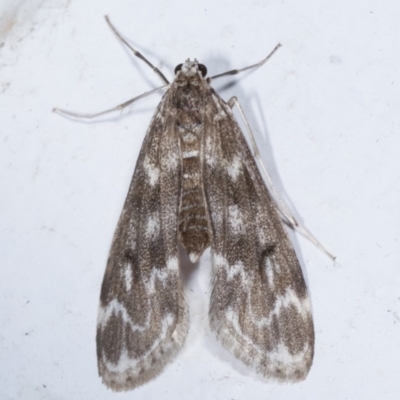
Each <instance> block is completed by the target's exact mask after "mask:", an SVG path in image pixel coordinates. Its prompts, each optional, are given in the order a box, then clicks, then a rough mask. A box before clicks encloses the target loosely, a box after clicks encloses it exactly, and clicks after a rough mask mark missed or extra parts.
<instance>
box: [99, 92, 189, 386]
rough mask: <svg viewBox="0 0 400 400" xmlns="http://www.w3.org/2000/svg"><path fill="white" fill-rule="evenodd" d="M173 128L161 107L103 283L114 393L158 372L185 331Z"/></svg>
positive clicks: (103, 354)
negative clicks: (179, 256) (180, 274)
mask: <svg viewBox="0 0 400 400" xmlns="http://www.w3.org/2000/svg"><path fill="white" fill-rule="evenodd" d="M166 96H167V95H166ZM164 103H165V102H164ZM174 128H175V124H174V120H173V118H172V117H171V116H169V115H168V113H167V112H165V111H164V107H163V102H161V103H160V106H159V107H158V109H157V111H156V113H155V116H154V117H153V121H152V123H151V125H150V128H149V130H148V133H147V135H146V138H145V140H144V143H143V146H142V149H141V151H140V155H139V158H138V161H137V165H136V169H135V173H134V176H133V179H132V182H131V185H130V188H129V192H128V195H127V198H126V201H125V205H124V208H123V211H122V214H121V217H120V220H119V223H118V226H117V229H116V232H115V234H114V239H113V243H112V247H111V251H110V255H109V259H108V264H107V268H106V272H105V275H104V280H103V284H102V289H101V296H100V310H99V316H98V326H97V357H98V368H99V374H100V376H101V377H102V379H103V382H104V383H105V384H106V385H107V386H109V387H110V388H112V389H113V390H116V391H121V390H129V389H133V388H134V387H136V386H138V385H140V384H142V383H145V382H147V381H148V380H150V379H151V378H153V377H154V376H156V375H157V374H158V373H159V372H161V370H162V369H163V368H164V366H165V364H166V363H167V362H168V361H169V360H170V359H171V358H172V357H173V356H174V355H175V354H176V353H177V351H178V350H179V349H180V348H181V346H182V345H183V342H184V340H185V337H186V333H187V330H188V316H187V309H186V304H185V300H184V297H183V292H182V287H181V284H180V279H179V264H178V250H177V214H178V212H177V211H178V205H179V193H180V174H181V166H180V156H179V144H178V140H177V137H176V135H175V129H174Z"/></svg>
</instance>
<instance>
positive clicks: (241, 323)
mask: <svg viewBox="0 0 400 400" xmlns="http://www.w3.org/2000/svg"><path fill="white" fill-rule="evenodd" d="M212 98H213V102H212V103H210V104H211V105H210V106H209V107H208V109H207V113H206V122H205V137H204V146H203V154H204V155H203V159H204V163H203V176H204V191H205V195H206V201H207V206H208V212H209V217H210V224H211V231H212V258H213V278H214V279H213V291H212V296H211V303H210V324H211V328H212V329H213V330H214V331H215V332H216V334H217V336H218V337H219V338H220V340H221V341H222V343H223V345H224V346H225V347H226V348H227V349H228V350H230V351H232V352H233V353H234V355H235V356H236V357H237V358H239V359H240V360H242V361H243V362H244V363H245V364H247V365H249V366H252V367H254V368H255V369H257V370H258V371H259V372H261V373H262V374H263V375H264V376H267V377H271V378H275V379H277V380H279V381H298V380H302V379H304V378H305V377H306V376H307V373H308V371H309V369H310V367H311V364H312V359H313V352H314V328H313V322H312V316H311V310H310V303H309V299H308V295H307V288H306V285H305V282H304V278H303V275H302V272H301V268H300V265H299V262H298V260H297V257H296V255H295V252H294V250H293V247H292V245H291V243H290V241H289V239H288V236H287V234H286V232H285V230H284V228H283V226H282V222H281V220H280V217H279V215H278V213H277V209H276V206H275V204H274V203H273V202H272V201H271V198H270V195H269V193H268V191H267V189H266V187H265V184H264V182H263V180H262V178H261V175H260V173H259V170H258V168H257V166H256V163H255V161H254V158H253V156H252V154H251V152H250V150H249V147H248V145H247V143H246V140H245V139H244V137H243V134H242V133H241V131H240V128H239V127H238V125H237V123H236V121H235V120H234V117H233V115H232V112H231V109H230V108H229V107H228V105H227V104H226V103H224V102H223V101H222V100H221V99H220V98H219V96H218V95H217V94H216V93H213V96H212Z"/></svg>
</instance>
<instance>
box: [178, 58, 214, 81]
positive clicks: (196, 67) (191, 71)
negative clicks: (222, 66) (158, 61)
mask: <svg viewBox="0 0 400 400" xmlns="http://www.w3.org/2000/svg"><path fill="white" fill-rule="evenodd" d="M179 72H181V73H182V74H183V75H185V76H187V77H190V76H194V75H196V74H198V73H199V72H200V74H201V76H202V77H203V78H204V77H205V76H206V75H207V68H206V66H205V65H203V64H200V63H199V62H198V61H197V60H196V59H194V61H190V59H187V60H186V61H185V62H184V63H183V64H178V65H177V66H176V67H175V75H177V74H178V73H179Z"/></svg>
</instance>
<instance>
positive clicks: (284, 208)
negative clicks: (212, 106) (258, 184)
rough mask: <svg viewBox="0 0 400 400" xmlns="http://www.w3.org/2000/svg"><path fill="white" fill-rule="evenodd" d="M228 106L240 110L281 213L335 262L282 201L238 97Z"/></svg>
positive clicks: (231, 100) (255, 156)
mask: <svg viewBox="0 0 400 400" xmlns="http://www.w3.org/2000/svg"><path fill="white" fill-rule="evenodd" d="M228 105H229V107H230V108H231V109H232V108H233V107H234V106H236V107H237V108H238V110H239V113H240V115H241V116H242V118H243V121H244V124H245V125H246V128H247V131H248V133H249V136H250V140H251V144H252V147H253V152H254V158H255V159H256V160H257V161H258V162H259V163H260V165H261V169H262V170H263V172H264V175H265V177H266V178H267V181H268V187H269V188H270V189H271V192H272V193H273V197H274V199H275V203H276V205H277V207H278V210H279V212H280V213H281V214H282V215H283V216H284V217H285V218H286V219H287V220H288V221H289V222H290V223H291V224H292V225H293V226H294V227H295V228H296V229H297V231H299V232H300V233H301V234H302V235H303V236H305V237H306V238H307V239H308V240H310V242H311V243H313V244H314V245H315V246H316V247H318V248H319V249H320V250H321V251H322V252H324V253H325V254H326V255H327V256H328V257H330V258H331V259H332V260H335V258H336V257H335V256H334V255H333V254H331V253H330V252H329V251H328V250H326V249H325V247H324V246H322V244H321V243H320V242H319V241H318V240H317V239H316V238H315V236H314V235H313V234H312V233H311V232H310V231H308V230H307V229H306V228H305V227H303V226H301V225H299V223H298V222H297V221H296V219H295V218H294V216H293V215H292V214H291V213H290V211H289V209H288V207H287V205H286V204H285V202H284V201H283V200H282V199H281V197H280V196H279V194H278V191H277V190H276V189H275V187H274V185H273V183H272V179H271V177H270V175H269V173H268V170H267V168H266V167H265V165H264V163H263V162H262V160H261V157H260V151H259V150H258V146H257V143H256V141H255V139H254V135H253V132H252V130H251V128H250V124H249V121H248V120H247V118H246V115H245V113H244V111H243V108H242V106H241V105H240V103H239V100H238V99H237V97H236V96H233V97H232V98H230V99H229V100H228Z"/></svg>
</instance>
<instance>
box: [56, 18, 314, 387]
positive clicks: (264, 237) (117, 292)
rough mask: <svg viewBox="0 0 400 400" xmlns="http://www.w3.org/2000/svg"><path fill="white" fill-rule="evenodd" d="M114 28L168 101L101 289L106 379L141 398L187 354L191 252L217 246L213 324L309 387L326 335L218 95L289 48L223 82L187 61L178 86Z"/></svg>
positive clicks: (240, 347)
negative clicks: (183, 262)
mask: <svg viewBox="0 0 400 400" xmlns="http://www.w3.org/2000/svg"><path fill="white" fill-rule="evenodd" d="M106 19H107V18H106ZM107 22H108V23H109V25H110V27H111V28H112V29H113V31H114V32H115V33H116V35H117V36H118V37H119V38H120V39H121V40H122V41H123V43H125V44H126V45H127V46H128V47H129V48H130V49H131V50H132V51H133V52H134V54H135V55H136V56H138V57H139V58H141V59H142V60H143V61H145V62H146V63H147V64H148V65H149V66H150V67H151V68H153V70H154V71H155V72H156V73H157V74H158V75H159V76H160V77H161V79H162V80H163V81H164V82H165V85H164V86H162V87H161V88H160V89H165V90H166V93H165V94H164V96H163V97H162V100H161V102H160V104H159V105H158V107H157V109H156V111H155V113H154V116H153V118H152V120H151V123H150V126H149V128H148V131H147V133H146V136H145V139H144V142H143V145H142V148H141V151H140V154H139V158H138V160H137V164H136V168H135V172H134V175H133V178H132V182H131V184H130V188H129V191H128V195H127V197H126V201H125V204H124V206H123V210H122V214H121V217H120V219H119V222H118V226H117V228H116V231H115V234H114V238H113V241H112V246H111V251H110V254H109V258H108V262H107V268H106V271H105V275H104V279H103V283H102V286H101V295H100V309H99V314H98V324H97V338H96V341H97V360H98V370H99V375H100V376H101V378H102V380H103V382H104V383H105V384H106V385H107V386H108V387H109V388H111V389H113V390H115V391H124V390H130V389H133V388H135V387H137V386H139V385H142V384H144V383H146V382H148V381H149V380H151V379H152V378H154V377H155V376H157V375H158V374H159V373H160V372H161V371H163V369H164V367H165V366H166V364H167V363H168V362H170V361H171V360H172V359H173V358H174V357H175V356H176V354H177V353H178V351H179V350H180V348H181V347H182V346H183V344H184V342H185V337H186V335H187V332H188V329H189V319H188V305H187V303H186V301H185V296H184V292H183V288H182V283H181V280H180V273H179V259H178V243H181V244H182V246H183V247H184V248H185V249H186V251H187V253H188V254H189V257H190V260H191V262H193V263H195V262H197V260H198V259H199V257H200V256H201V255H202V253H203V252H204V250H205V249H206V248H208V247H211V254H212V264H213V265H212V274H213V276H212V293H211V301H210V307H209V322H210V327H211V329H212V330H213V331H214V332H215V334H216V336H217V338H218V339H219V340H220V341H221V343H222V345H223V346H224V347H225V348H226V349H228V350H229V351H231V352H232V353H233V354H234V355H235V356H236V357H237V358H238V359H239V360H241V361H242V362H243V363H244V364H246V365H248V366H250V367H253V368H254V369H255V370H256V371H258V372H259V373H261V374H262V375H264V376H265V377H268V378H272V379H275V380H278V381H283V382H296V381H300V380H303V379H305V378H306V376H307V374H308V372H309V369H310V367H311V364H312V361H313V354H314V327H313V320H312V315H311V308H310V301H309V298H308V294H307V288H306V284H305V281H304V278H303V275H302V271H301V267H300V265H299V261H298V259H297V257H296V254H295V252H294V250H293V247H292V244H291V242H290V240H289V238H288V235H287V233H286V232H285V229H284V227H283V224H282V220H281V216H280V210H279V209H278V207H277V205H276V203H275V201H274V200H273V198H272V196H271V194H270V193H269V191H268V190H267V187H266V185H265V183H264V181H263V178H262V177H261V174H260V172H259V169H258V167H257V164H256V160H255V158H254V156H253V154H252V152H251V150H250V148H249V146H248V144H247V142H246V140H245V138H244V136H243V133H242V132H241V129H240V127H239V125H238V123H237V122H236V119H235V117H234V115H233V112H232V107H233V106H234V105H235V104H237V105H238V102H237V99H236V98H233V99H231V100H230V101H228V102H225V101H224V100H223V99H222V98H221V97H220V96H219V95H218V94H217V92H216V91H215V90H214V89H213V88H212V87H211V86H210V83H211V81H212V80H213V79H216V78H219V77H221V76H226V75H233V74H236V73H238V72H240V71H243V70H246V69H249V68H253V67H255V66H259V65H262V64H263V63H265V62H266V60H267V59H269V57H270V56H271V55H272V54H273V53H274V52H275V51H276V49H277V48H278V47H279V45H278V46H277V47H276V48H275V49H274V51H273V52H272V53H271V54H270V55H269V56H268V57H267V58H266V59H265V60H263V61H262V62H261V63H259V64H255V65H254V66H250V67H247V68H243V69H242V70H233V71H229V72H226V73H224V74H220V75H217V76H214V77H212V78H207V77H206V74H207V69H206V67H205V66H204V65H202V64H201V63H199V62H198V61H197V60H194V61H190V60H187V61H185V62H184V63H182V64H179V65H178V66H177V67H176V69H175V78H174V80H173V81H172V82H171V83H169V81H168V80H167V79H166V78H165V77H164V75H163V74H162V73H161V72H160V71H159V70H158V69H157V68H155V67H154V66H153V65H152V64H151V63H150V62H149V61H148V60H147V59H146V58H145V57H144V56H143V55H142V54H140V53H139V52H137V51H136V50H135V49H133V48H132V47H131V46H130V45H129V44H128V43H127V42H126V40H125V39H123V38H122V36H121V35H120V34H119V33H118V32H117V31H116V29H115V28H114V27H113V26H112V25H111V23H110V21H109V20H108V19H107ZM156 90H158V89H156ZM156 90H153V91H151V92H148V93H146V94H145V95H147V94H151V93H153V92H155V91H156ZM143 96H144V95H142V96H139V97H137V98H135V99H133V100H130V101H128V102H126V103H123V104H121V105H120V106H118V107H116V108H115V109H112V110H116V109H122V108H124V107H126V106H127V105H128V104H131V103H132V102H133V101H136V100H137V99H138V98H141V97H143ZM112 110H107V111H105V112H109V111H112ZM56 111H57V112H59V113H62V114H64V115H65V114H66V115H70V116H73V117H93V116H98V115H101V114H103V113H105V112H102V113H98V114H93V115H81V114H75V113H71V112H67V111H62V110H60V109H56ZM239 111H241V113H242V109H241V108H240V106H239ZM242 115H243V113H242ZM245 122H246V125H247V121H246V120H245Z"/></svg>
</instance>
